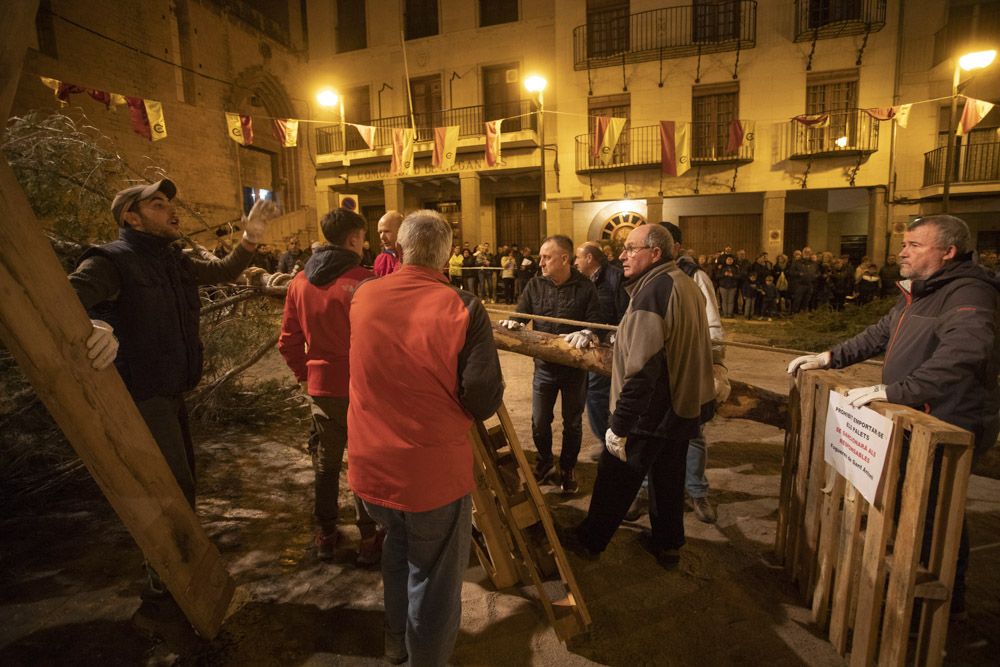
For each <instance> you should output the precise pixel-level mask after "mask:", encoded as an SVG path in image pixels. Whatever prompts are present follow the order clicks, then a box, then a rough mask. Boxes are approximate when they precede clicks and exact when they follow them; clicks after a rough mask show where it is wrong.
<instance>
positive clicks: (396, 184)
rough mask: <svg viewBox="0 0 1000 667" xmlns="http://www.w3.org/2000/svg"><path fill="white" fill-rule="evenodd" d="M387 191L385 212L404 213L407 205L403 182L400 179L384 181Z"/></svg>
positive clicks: (383, 184)
mask: <svg viewBox="0 0 1000 667" xmlns="http://www.w3.org/2000/svg"><path fill="white" fill-rule="evenodd" d="M382 189H383V190H384V191H385V210H387V211H399V212H403V211H404V210H405V209H406V205H405V203H404V201H403V181H402V180H400V179H398V178H387V179H385V180H384V181H382Z"/></svg>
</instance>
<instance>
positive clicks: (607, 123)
mask: <svg viewBox="0 0 1000 667" xmlns="http://www.w3.org/2000/svg"><path fill="white" fill-rule="evenodd" d="M596 121H597V122H595V123H594V139H593V142H592V144H591V157H592V158H594V159H595V160H600V161H601V164H603V165H604V166H607V165H609V164H611V158H612V156H613V155H614V151H615V146H617V145H618V139H619V138H620V137H621V135H622V131H623V130H624V129H625V123H626V122H628V119H627V118H612V117H610V116H598V117H597V119H596Z"/></svg>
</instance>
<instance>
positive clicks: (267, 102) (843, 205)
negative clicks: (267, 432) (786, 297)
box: [15, 0, 1000, 261]
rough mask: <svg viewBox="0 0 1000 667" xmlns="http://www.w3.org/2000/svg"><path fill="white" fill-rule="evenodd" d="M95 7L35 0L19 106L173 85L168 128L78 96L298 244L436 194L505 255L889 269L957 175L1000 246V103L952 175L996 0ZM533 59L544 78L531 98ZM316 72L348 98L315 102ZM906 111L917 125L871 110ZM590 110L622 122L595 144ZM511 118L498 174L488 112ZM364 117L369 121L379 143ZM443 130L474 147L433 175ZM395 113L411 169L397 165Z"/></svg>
mask: <svg viewBox="0 0 1000 667" xmlns="http://www.w3.org/2000/svg"><path fill="white" fill-rule="evenodd" d="M83 5H84V3H80V2H70V1H63V0H47V1H44V2H42V9H40V11H39V21H38V44H37V48H35V49H33V50H32V52H31V53H30V54H29V58H28V60H27V64H26V68H25V76H24V77H23V78H22V81H21V87H20V90H19V95H18V99H17V102H16V107H15V110H16V111H21V112H23V111H24V110H27V109H30V108H38V107H43V108H44V107H46V106H48V107H53V106H55V102H54V100H53V99H52V97H51V91H49V90H47V89H45V88H44V87H43V86H41V85H40V84H39V83H38V81H37V76H50V77H53V78H58V79H61V80H66V81H72V82H73V83H78V84H80V85H84V86H88V87H90V86H93V87H97V88H101V89H105V90H111V91H114V92H123V93H126V94H136V95H140V96H145V97H151V98H156V99H159V100H161V101H162V102H163V104H164V109H165V113H166V117H167V123H168V127H169V136H168V138H167V139H166V140H164V141H160V142H155V143H152V144H151V143H148V142H146V141H145V140H143V139H141V138H139V137H138V136H136V135H134V134H133V133H131V131H130V130H129V129H128V126H127V123H125V122H123V121H121V119H120V118H114V117H113V116H112V115H110V114H108V113H106V112H104V111H103V109H102V108H101V107H100V106H99V105H97V104H96V103H93V104H90V103H89V101H83V102H80V106H84V107H85V106H86V105H87V104H90V107H92V108H86V109H85V111H86V113H87V114H88V118H90V119H91V120H95V119H96V120H95V124H96V125H98V127H100V129H101V130H102V132H104V133H106V134H107V135H108V136H109V137H111V138H112V140H113V141H114V142H115V144H116V145H117V146H119V147H120V150H121V152H122V153H123V154H126V155H127V156H130V157H133V158H134V161H135V162H136V163H137V164H138V163H141V162H142V159H143V157H144V156H148V157H149V158H150V161H151V162H154V163H156V164H157V165H159V166H161V167H162V168H163V169H164V170H165V172H166V173H168V174H169V175H170V176H172V177H173V178H175V179H176V180H177V181H178V183H179V184H180V185H181V193H182V196H183V197H185V198H187V199H188V200H189V202H190V203H191V204H192V208H193V209H195V210H196V211H198V212H199V213H200V214H201V216H200V217H202V218H204V219H207V220H209V221H210V224H216V223H217V221H218V219H220V218H222V219H234V218H235V217H236V216H238V215H239V213H240V209H241V208H243V207H245V205H246V203H247V202H248V201H249V200H248V197H251V198H252V196H253V195H255V194H258V193H259V192H260V190H269V191H272V192H274V193H276V196H277V198H278V199H279V201H281V203H282V204H283V205H284V206H285V208H286V210H290V211H293V212H295V211H298V212H300V213H301V215H300V216H299V217H298V218H296V219H295V220H294V221H293V222H292V223H290V224H291V225H292V226H291V227H288V228H287V229H285V232H288V231H289V230H290V232H291V233H298V234H299V235H300V236H303V237H305V239H304V240H311V239H313V238H316V237H317V235H318V233H317V231H316V225H315V221H316V220H317V219H318V217H319V216H321V215H322V214H323V213H324V212H325V211H326V210H328V209H329V208H330V207H332V206H335V205H338V204H339V203H340V202H341V200H342V197H345V196H351V197H356V198H357V200H358V201H359V204H360V209H361V211H362V213H364V214H365V216H366V217H367V218H368V219H369V221H370V224H371V225H372V228H373V229H372V235H371V237H370V238H371V240H372V241H373V242H375V241H377V239H376V237H375V236H374V221H376V220H377V219H378V217H379V216H380V215H381V213H382V212H384V211H385V210H387V209H399V210H404V211H407V210H413V209H416V208H434V209H437V210H439V211H441V212H442V213H443V214H445V215H446V216H447V217H448V218H449V219H450V220H451V221H452V223H453V227H454V230H455V233H456V239H457V240H459V241H467V242H470V243H479V242H489V243H491V244H493V246H494V247H496V246H497V245H501V244H510V243H517V244H518V245H521V246H525V245H527V246H529V247H531V248H532V249H537V247H538V244H539V241H540V239H541V238H543V237H544V236H545V235H547V234H552V233H563V234H567V235H569V236H571V237H572V238H573V239H574V240H575V241H577V242H581V241H583V240H601V241H603V242H608V243H612V244H613V243H616V242H618V241H620V240H621V239H623V238H624V235H625V234H627V232H628V230H629V229H631V228H632V227H633V226H634V225H635V224H639V223H641V222H643V221H658V220H664V219H666V220H672V221H674V222H677V223H678V224H680V226H681V228H682V229H683V230H684V232H685V235H686V245H688V246H689V247H691V248H693V249H694V250H695V251H697V252H705V253H708V252H714V251H718V250H719V249H720V248H721V247H722V246H724V245H731V246H733V247H734V249H735V248H743V249H745V250H747V251H748V253H750V254H751V255H752V254H754V253H756V252H758V251H766V252H768V253H770V255H771V257H772V258H773V257H774V256H775V255H776V254H778V253H781V252H788V251H790V250H791V249H793V248H800V247H802V246H804V245H810V246H812V247H813V248H814V249H817V250H819V249H823V250H830V251H832V252H834V253H837V254H839V253H846V254H850V255H852V256H854V257H855V258H858V257H860V256H862V255H865V254H867V255H870V256H872V257H874V258H876V260H877V261H881V259H882V258H883V257H884V256H885V254H886V253H887V252H892V251H895V250H896V249H898V245H899V240H900V238H901V234H902V230H903V228H904V226H905V223H906V222H907V221H908V220H910V219H912V218H913V217H915V216H918V215H925V214H929V213H934V212H939V211H941V210H943V208H944V204H943V194H944V190H945V187H944V186H945V181H946V180H947V181H949V183H948V186H949V187H948V190H949V206H948V208H949V210H950V211H951V212H953V213H955V214H957V215H961V216H962V217H964V218H966V219H967V220H968V221H969V223H970V225H971V226H972V228H973V231H974V232H975V234H976V237H977V243H978V244H979V246H980V247H981V248H983V249H985V248H997V247H998V246H1000V215H998V213H1000V135H998V133H997V132H998V126H1000V111H997V110H996V109H994V110H993V112H991V113H990V114H989V115H987V116H986V118H985V119H984V120H983V121H982V122H981V123H980V124H979V126H978V127H977V128H976V129H975V130H974V131H973V132H972V133H971V134H970V135H968V136H965V137H960V138H958V139H956V140H955V144H954V150H953V151H952V158H951V168H950V169H949V170H946V169H945V165H946V163H947V156H946V152H947V151H946V142H947V138H948V136H949V130H948V128H949V115H950V113H951V100H952V95H951V93H952V84H953V76H954V72H955V66H956V58H957V56H958V55H959V54H961V53H964V52H966V51H968V50H973V49H977V48H984V47H987V46H990V47H993V48H996V47H997V46H998V45H997V44H996V43H995V42H996V41H997V40H998V39H1000V37H998V35H1000V2H996V1H985V0H983V1H975V0H795V1H785V0H756V1H755V0H680V1H678V2H664V1H662V0H661V1H654V0H539V1H537V2H535V1H533V2H528V0H480V1H476V2H473V1H470V0H309V1H307V2H300V3H267V2H263V1H262V0H261V1H250V0H160V1H154V2H149V3H145V2H144V3H139V2H136V1H135V0H131V1H124V2H118V3H115V4H114V5H113V6H112V7H111V8H109V9H108V11H107V12H105V13H102V14H101V15H100V16H95V15H94V14H93V13H92V12H89V11H88V10H87V9H86V8H85V7H84V6H83ZM95 33H96V34H95ZM998 72H1000V64H996V63H994V64H993V65H992V66H991V67H990V68H988V69H986V70H982V71H981V72H978V73H973V72H969V73H965V72H963V73H961V74H960V77H959V89H960V91H961V92H962V93H963V94H965V95H969V96H971V97H974V98H977V99H984V100H987V101H991V102H1000V99H998V98H1000V74H998ZM530 75H538V76H541V77H543V78H544V79H545V80H546V82H547V85H546V86H545V88H544V91H542V92H541V93H539V92H537V91H535V90H532V91H529V90H527V88H526V86H525V82H526V80H527V79H528V77H529V76H530ZM324 88H332V89H334V90H336V91H337V93H338V96H339V98H338V105H337V106H334V107H330V108H326V107H322V106H320V105H319V103H318V102H317V101H316V93H317V92H318V91H319V90H321V89H324ZM908 103H913V106H912V107H911V110H910V115H909V122H908V124H907V127H906V128H905V129H904V128H902V127H899V126H898V124H897V123H896V122H895V121H891V120H890V121H885V120H882V121H880V120H878V119H877V118H876V117H874V116H875V115H877V114H874V115H873V114H870V113H868V112H866V111H865V110H866V109H883V108H886V107H891V106H893V105H900V104H908ZM74 104H76V101H75V100H74ZM961 110H962V100H961V98H959V103H958V106H957V112H958V113H960V112H961ZM222 111H235V112H239V113H244V114H250V115H253V116H254V117H255V118H256V119H258V120H256V121H255V122H257V127H258V129H257V132H256V133H255V136H257V137H259V138H260V139H259V141H255V144H254V145H253V146H239V145H238V144H236V143H235V142H233V141H230V140H229V139H228V138H227V135H226V128H225V121H224V118H223V115H222ZM286 117H294V118H299V119H302V120H303V121H304V123H303V124H302V126H301V127H302V128H303V129H301V130H300V132H301V136H300V142H299V146H298V147H297V148H282V147H281V146H280V145H279V144H278V143H277V140H276V139H274V138H273V137H272V135H271V133H270V132H269V131H268V130H267V129H266V123H268V122H270V121H269V120H268V119H270V118H286ZM598 117H616V118H623V119H626V125H625V127H624V131H623V132H622V135H621V138H620V140H619V142H618V144H617V146H616V147H615V149H614V151H612V152H610V153H609V154H608V155H606V156H604V158H603V159H602V157H601V156H600V155H599V154H598V153H597V152H595V150H594V146H593V143H594V139H593V135H594V126H595V123H596V122H597V121H596V119H597V118H598ZM795 117H800V119H801V122H800V120H793V119H794V118H795ZM498 119H503V121H502V123H501V135H500V146H501V153H500V158H499V160H498V161H497V162H496V163H495V164H492V165H490V164H488V163H487V160H486V154H485V140H486V137H485V130H484V124H485V123H486V122H487V121H491V120H498ZM817 119H820V120H819V122H814V121H816V120H817ZM342 121H344V122H342ZM661 121H674V122H675V123H676V127H677V128H678V130H680V129H681V128H685V129H686V131H687V132H688V133H689V135H690V138H691V150H690V160H689V164H688V166H689V168H688V169H687V171H686V172H684V173H683V174H681V175H680V176H677V177H673V176H667V175H665V174H664V173H663V170H662V168H661V139H660V123H661ZM734 122H735V123H737V124H738V125H737V127H738V128H739V130H740V133H741V134H742V141H738V142H737V143H736V144H735V145H734V144H733V141H732V137H731V133H732V130H733V127H734ZM357 126H370V127H374V128H375V130H374V136H373V145H372V146H371V147H369V145H368V144H367V143H366V141H365V139H364V138H363V137H362V135H361V133H360V132H359V130H358V129H357ZM445 126H457V127H458V134H459V139H458V145H457V151H456V159H455V163H454V165H453V166H451V167H448V168H439V167H435V166H434V165H433V164H432V153H433V139H434V128H439V127H445ZM403 128H413V129H414V132H415V144H414V154H413V164H412V169H411V170H408V171H407V172H406V173H393V171H392V169H391V160H392V141H393V134H394V133H393V130H395V129H403ZM185 225H186V227H187V228H188V229H189V230H190V231H191V232H202V233H205V234H208V233H209V231H210V229H209V226H208V225H204V224H202V223H200V222H197V221H190V222H185ZM199 225H200V227H199ZM202 228H204V229H202ZM283 233H284V232H283Z"/></svg>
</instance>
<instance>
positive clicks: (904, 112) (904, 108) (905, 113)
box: [893, 104, 913, 130]
mask: <svg viewBox="0 0 1000 667" xmlns="http://www.w3.org/2000/svg"><path fill="white" fill-rule="evenodd" d="M912 108H913V105H912V104H900V105H897V106H894V107H893V109H895V110H896V125H898V126H900V127H901V128H903V129H904V130H905V129H906V125H907V123H909V122H910V109H912Z"/></svg>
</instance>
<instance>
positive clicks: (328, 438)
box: [309, 396, 375, 539]
mask: <svg viewBox="0 0 1000 667" xmlns="http://www.w3.org/2000/svg"><path fill="white" fill-rule="evenodd" d="M311 410H312V420H313V432H314V433H315V438H310V442H309V453H310V454H311V455H312V461H313V471H314V472H315V475H316V482H315V487H314V488H315V493H316V501H315V502H316V504H315V509H314V511H313V518H314V519H315V521H316V528H318V529H319V530H320V531H322V533H323V535H333V534H334V533H335V532H336V531H337V518H338V517H339V516H340V506H339V503H338V500H339V497H340V469H341V467H342V466H343V461H344V448H345V447H346V446H347V399H346V398H337V397H334V396H313V397H312V407H311ZM354 509H355V511H356V513H357V517H358V530H359V531H361V537H362V539H363V538H366V537H371V536H372V535H374V534H375V522H374V521H372V519H371V517H370V516H368V512H366V511H365V508H364V506H363V505H362V504H361V500H360V499H359V498H358V497H357V496H354Z"/></svg>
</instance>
